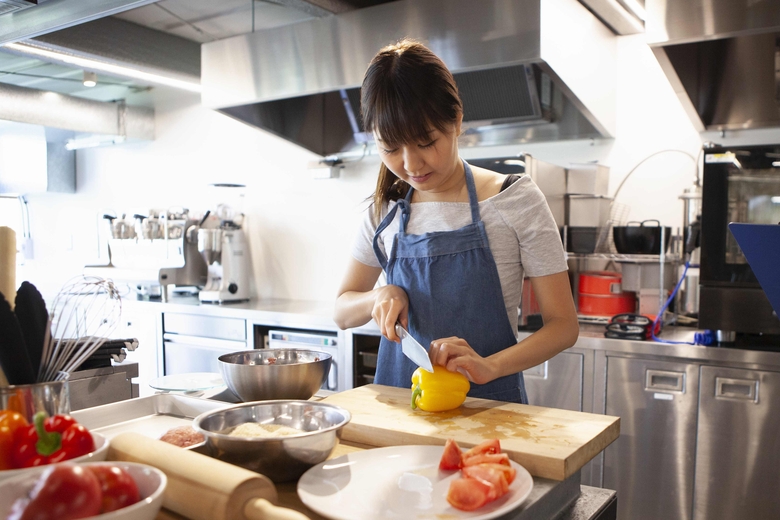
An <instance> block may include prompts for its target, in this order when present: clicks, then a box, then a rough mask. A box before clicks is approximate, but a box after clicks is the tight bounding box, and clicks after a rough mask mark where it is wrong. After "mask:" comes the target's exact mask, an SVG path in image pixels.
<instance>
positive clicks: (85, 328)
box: [40, 276, 122, 381]
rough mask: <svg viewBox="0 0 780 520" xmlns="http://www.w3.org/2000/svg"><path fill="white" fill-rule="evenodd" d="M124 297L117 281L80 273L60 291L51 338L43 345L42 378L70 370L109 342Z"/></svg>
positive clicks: (49, 378)
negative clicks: (108, 338)
mask: <svg viewBox="0 0 780 520" xmlns="http://www.w3.org/2000/svg"><path fill="white" fill-rule="evenodd" d="M121 313H122V300H121V298H120V296H119V291H118V290H117V288H116V286H115V285H114V282H112V281H111V280H106V279H104V278H99V277H95V276H78V277H76V278H74V279H72V280H71V281H70V282H68V283H67V284H65V286H64V287H63V288H62V290H60V292H59V294H57V296H56V297H55V298H54V302H53V304H52V311H51V316H52V323H53V325H52V332H51V335H52V340H51V341H49V342H48V343H46V344H44V347H43V355H42V358H41V360H42V361H41V363H42V367H41V372H42V375H41V379H40V380H41V381H55V380H56V379H57V378H58V377H61V374H60V373H61V372H65V373H71V372H73V371H74V370H76V369H77V368H78V367H79V366H80V365H81V364H82V363H83V362H84V361H86V360H87V359H88V358H89V357H90V356H91V355H92V354H93V353H94V352H95V351H96V350H97V349H99V348H100V346H101V345H103V344H104V343H105V342H106V339H107V337H108V336H109V335H110V334H111V333H112V332H113V331H114V329H116V327H117V325H118V323H119V316H120V315H121Z"/></svg>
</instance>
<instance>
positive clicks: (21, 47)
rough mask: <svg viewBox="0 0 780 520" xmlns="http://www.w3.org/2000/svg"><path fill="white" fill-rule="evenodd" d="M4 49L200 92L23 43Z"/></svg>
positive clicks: (158, 77)
mask: <svg viewBox="0 0 780 520" xmlns="http://www.w3.org/2000/svg"><path fill="white" fill-rule="evenodd" d="M4 47H6V48H8V49H11V50H14V51H17V52H21V53H24V54H27V55H33V56H39V57H41V58H44V59H47V58H48V59H53V60H56V61H60V62H63V63H68V64H70V65H75V66H77V67H79V68H81V69H90V70H96V71H100V72H106V73H108V74H115V75H117V76H124V77H128V78H135V79H140V80H142V81H148V82H149V83H157V84H159V85H166V86H168V87H174V88H180V89H182V90H189V91H190V92H200V91H201V87H200V83H194V82H192V81H185V80H181V79H176V78H172V77H169V76H162V75H160V74H153V73H150V72H144V71H142V70H138V69H133V68H130V67H125V66H122V65H115V64H113V63H106V62H102V61H97V60H93V59H90V58H82V57H80V56H73V55H70V54H66V53H62V52H57V51H54V50H50V49H43V48H41V47H37V46H34V45H29V44H24V43H6V44H5V45H4Z"/></svg>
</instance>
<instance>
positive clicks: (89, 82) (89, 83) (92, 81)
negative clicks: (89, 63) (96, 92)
mask: <svg viewBox="0 0 780 520" xmlns="http://www.w3.org/2000/svg"><path fill="white" fill-rule="evenodd" d="M95 85H97V74H95V73H94V72H89V71H87V70H85V71H84V86H85V87H94V86H95Z"/></svg>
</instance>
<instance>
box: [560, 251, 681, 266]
mask: <svg viewBox="0 0 780 520" xmlns="http://www.w3.org/2000/svg"><path fill="white" fill-rule="evenodd" d="M566 258H567V260H568V259H572V260H614V261H616V262H632V263H637V264H648V263H660V262H661V261H662V259H663V261H665V262H679V261H680V255H678V254H676V253H669V254H666V255H624V254H620V253H569V252H567V253H566Z"/></svg>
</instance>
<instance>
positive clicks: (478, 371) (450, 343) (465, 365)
mask: <svg viewBox="0 0 780 520" xmlns="http://www.w3.org/2000/svg"><path fill="white" fill-rule="evenodd" d="M428 355H429V356H430V358H431V362H432V363H433V364H434V365H441V366H443V367H444V368H446V369H447V370H449V371H450V372H461V373H464V375H465V376H466V377H468V378H469V380H470V381H471V382H472V383H477V384H480V385H482V384H485V383H488V382H490V381H492V380H493V379H495V375H494V374H495V368H494V367H493V364H492V363H491V361H490V360H489V359H488V358H483V357H482V356H480V355H479V354H477V352H476V351H475V350H474V349H473V348H471V345H469V344H468V342H467V341H466V340H465V339H463V338H458V337H454V336H453V337H451V338H442V339H437V340H434V341H431V348H430V350H429V352H428Z"/></svg>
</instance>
